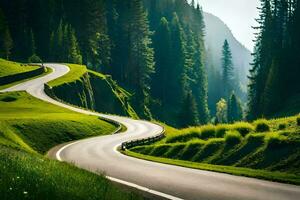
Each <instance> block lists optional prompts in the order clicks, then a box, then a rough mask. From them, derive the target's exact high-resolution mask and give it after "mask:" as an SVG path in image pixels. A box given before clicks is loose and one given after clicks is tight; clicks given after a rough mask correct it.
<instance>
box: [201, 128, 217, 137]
mask: <svg viewBox="0 0 300 200" xmlns="http://www.w3.org/2000/svg"><path fill="white" fill-rule="evenodd" d="M214 137H216V128H215V126H213V125H207V126H203V127H202V128H201V139H209V138H214Z"/></svg>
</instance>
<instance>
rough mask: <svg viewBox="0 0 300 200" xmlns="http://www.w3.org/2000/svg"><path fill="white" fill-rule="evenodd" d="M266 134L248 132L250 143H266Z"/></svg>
mask: <svg viewBox="0 0 300 200" xmlns="http://www.w3.org/2000/svg"><path fill="white" fill-rule="evenodd" d="M264 138H265V134H261V133H256V134H248V135H247V142H248V143H250V142H252V143H264Z"/></svg>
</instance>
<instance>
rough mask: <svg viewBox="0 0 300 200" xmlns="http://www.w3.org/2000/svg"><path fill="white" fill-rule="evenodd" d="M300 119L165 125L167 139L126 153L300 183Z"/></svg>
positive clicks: (219, 170)
mask: <svg viewBox="0 0 300 200" xmlns="http://www.w3.org/2000/svg"><path fill="white" fill-rule="evenodd" d="M299 121H300V115H297V116H293V117H287V118H279V119H273V120H265V119H259V120H257V121H254V122H253V123H247V122H237V123H235V124H220V125H216V126H214V125H205V126H200V127H190V128H186V129H182V130H178V129H174V128H172V127H169V126H167V125H163V126H164V127H165V130H166V137H165V138H164V139H163V140H161V141H158V142H156V143H154V144H151V145H145V146H138V147H134V148H131V149H129V150H128V152H125V153H126V154H128V155H131V156H135V157H139V158H144V159H149V160H152V161H158V162H164V163H169V164H176V165H180V166H185V167H192V168H195V166H196V168H199V169H205V170H212V171H218V172H225V173H231V174H236V175H244V176H250V177H256V178H263V179H268V180H274V181H279V182H288V183H294V184H299V179H300V126H299ZM203 166H205V167H203ZM207 166H209V167H207ZM220 166H221V167H220ZM224 166H226V167H229V168H224ZM240 168H243V170H242V172H241V170H240ZM228 169H230V170H228ZM246 169H247V170H250V171H247V170H246ZM235 170H236V172H235ZM285 177H288V178H285Z"/></svg>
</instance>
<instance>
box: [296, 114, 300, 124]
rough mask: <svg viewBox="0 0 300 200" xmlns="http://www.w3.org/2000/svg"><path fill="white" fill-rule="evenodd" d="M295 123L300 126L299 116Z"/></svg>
mask: <svg viewBox="0 0 300 200" xmlns="http://www.w3.org/2000/svg"><path fill="white" fill-rule="evenodd" d="M296 121H297V125H298V126H300V116H299V117H297V119H296Z"/></svg>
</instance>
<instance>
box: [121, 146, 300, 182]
mask: <svg viewBox="0 0 300 200" xmlns="http://www.w3.org/2000/svg"><path fill="white" fill-rule="evenodd" d="M123 153H124V154H126V155H128V156H132V157H135V158H140V159H144V160H149V161H154V162H159V163H165V164H171V165H176V166H181V167H187V168H193V169H200V170H207V171H213V172H222V173H227V174H232V175H237V176H246V177H254V178H260V179H266V180H271V181H278V182H284V183H291V184H297V185H300V177H299V176H297V175H294V174H289V173H284V172H271V171H267V170H255V169H249V168H242V167H232V166H223V165H212V164H206V163H196V162H191V161H183V160H176V159H169V158H161V157H155V156H149V155H143V154H140V153H136V152H133V151H126V152H123Z"/></svg>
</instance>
